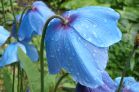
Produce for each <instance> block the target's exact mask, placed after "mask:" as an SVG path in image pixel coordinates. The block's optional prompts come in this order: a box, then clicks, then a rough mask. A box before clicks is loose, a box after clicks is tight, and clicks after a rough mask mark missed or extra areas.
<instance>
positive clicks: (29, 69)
mask: <svg viewBox="0 0 139 92" xmlns="http://www.w3.org/2000/svg"><path fill="white" fill-rule="evenodd" d="M18 57H19V60H20V62H21V65H22V67H23V69H24V71H25V72H26V75H27V77H28V80H29V85H30V91H31V92H40V73H39V71H38V69H37V67H36V65H35V64H34V63H33V62H32V61H31V60H30V59H29V58H28V57H27V56H26V54H25V53H24V52H23V51H22V50H21V48H19V49H18Z"/></svg>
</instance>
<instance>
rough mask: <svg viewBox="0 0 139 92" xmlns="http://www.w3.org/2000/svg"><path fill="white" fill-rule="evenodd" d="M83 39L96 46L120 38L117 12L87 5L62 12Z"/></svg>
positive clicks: (116, 40)
mask: <svg viewBox="0 0 139 92" xmlns="http://www.w3.org/2000/svg"><path fill="white" fill-rule="evenodd" d="M63 16H64V17H65V18H66V19H68V20H69V25H70V26H72V27H73V28H74V29H75V30H76V31H77V32H78V33H79V34H80V35H81V36H82V37H83V38H84V39H85V40H87V41H89V42H91V43H92V44H94V45H95V46H98V47H108V46H110V45H112V44H114V43H116V42H118V41H119V40H121V36H122V34H121V32H120V30H119V28H118V27H117V21H118V19H119V14H118V13H117V12H115V11H114V10H113V9H111V8H106V7H99V6H89V7H84V8H79V9H77V10H71V11H68V12H66V13H64V14H63Z"/></svg>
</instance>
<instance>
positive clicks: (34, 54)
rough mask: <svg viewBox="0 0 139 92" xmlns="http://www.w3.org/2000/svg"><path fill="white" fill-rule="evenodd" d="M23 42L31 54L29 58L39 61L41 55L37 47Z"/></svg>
mask: <svg viewBox="0 0 139 92" xmlns="http://www.w3.org/2000/svg"><path fill="white" fill-rule="evenodd" d="M23 44H24V46H25V48H26V54H27V55H28V56H29V58H30V59H31V60H32V61H38V58H39V55H38V52H37V49H36V48H35V47H34V46H33V45H30V44H27V43H23Z"/></svg>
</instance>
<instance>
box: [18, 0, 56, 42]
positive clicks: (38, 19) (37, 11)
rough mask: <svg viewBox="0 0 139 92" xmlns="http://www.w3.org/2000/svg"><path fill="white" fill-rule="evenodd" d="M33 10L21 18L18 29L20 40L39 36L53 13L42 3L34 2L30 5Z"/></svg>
mask: <svg viewBox="0 0 139 92" xmlns="http://www.w3.org/2000/svg"><path fill="white" fill-rule="evenodd" d="M32 7H33V9H32V10H29V11H28V12H27V13H26V14H25V15H24V17H23V20H22V23H21V26H20V28H19V33H18V36H19V39H20V40H22V41H23V40H25V41H26V40H27V41H29V40H31V37H32V35H34V34H39V35H40V34H41V33H42V30H43V26H44V24H45V22H46V20H47V19H48V18H49V17H50V16H52V15H54V13H53V12H52V11H51V10H50V9H49V8H48V7H47V6H46V5H45V4H44V3H43V2H42V1H36V2H34V3H33V5H32Z"/></svg>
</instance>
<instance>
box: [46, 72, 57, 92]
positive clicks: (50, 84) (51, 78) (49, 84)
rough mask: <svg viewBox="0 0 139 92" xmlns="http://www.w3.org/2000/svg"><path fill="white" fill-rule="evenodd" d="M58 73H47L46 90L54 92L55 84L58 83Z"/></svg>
mask: <svg viewBox="0 0 139 92" xmlns="http://www.w3.org/2000/svg"><path fill="white" fill-rule="evenodd" d="M55 79H56V75H49V74H47V75H46V76H45V78H44V81H45V84H44V85H45V90H46V91H45V92H53V90H54V87H55V84H56V81H55Z"/></svg>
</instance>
